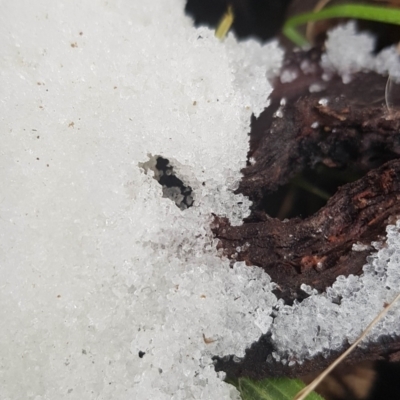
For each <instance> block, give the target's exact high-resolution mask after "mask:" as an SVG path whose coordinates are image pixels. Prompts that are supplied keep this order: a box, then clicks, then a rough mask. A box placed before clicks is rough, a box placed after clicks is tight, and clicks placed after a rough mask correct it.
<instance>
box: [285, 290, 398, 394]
mask: <svg viewBox="0 0 400 400" xmlns="http://www.w3.org/2000/svg"><path fill="white" fill-rule="evenodd" d="M398 299H400V293H399V294H398V295H397V296H396V297H395V298H394V300H392V302H391V303H390V304H388V305H387V306H385V308H384V309H383V310H382V311H381V312H380V313H379V314H378V316H376V317H375V318H374V320H373V321H372V322H371V323H370V324H369V325H368V327H367V329H365V331H364V332H363V333H362V335H361V336H360V337H359V338H358V339H357V340H356V341H355V342H354V343H353V344H352V345H351V346H350V347H349V348H348V349H347V350H346V351H345V352H344V353H343V354H342V355H341V356H340V357H339V358H337V359H336V360H335V361H334V362H333V363H332V364H331V365H330V366H329V367H328V368H327V369H326V370H325V371H324V372H322V373H321V374H320V375H319V376H317V377H316V378H315V379H314V380H313V381H312V382H311V383H310V384H309V385H307V386H306V387H305V388H304V389H302V390H300V392H299V393H297V395H296V396H295V398H294V399H293V400H304V399H305V398H306V396H308V395H309V394H310V393H311V392H312V391H313V390H314V389H315V388H316V387H317V386H318V385H319V384H320V383H321V382H322V380H323V379H324V378H325V377H326V376H327V375H328V374H329V373H330V372H331V371H332V370H333V369H334V368H335V367H336V366H337V365H338V364H339V363H340V362H342V361H343V360H344V359H345V358H346V357H347V356H348V355H349V354H350V353H351V352H352V351H353V350H354V349H355V348H356V347H357V346H358V345H359V344H360V342H361V341H362V340H363V339H364V338H365V337H366V336H367V335H368V333H369V332H370V331H371V329H372V328H373V327H374V326H375V325H376V324H377V323H378V322H379V321H380V320H381V319H382V318H383V317H384V316H385V315H386V314H387V312H388V311H389V310H390V309H391V308H392V307H393V305H394V303H396V301H397V300H398Z"/></svg>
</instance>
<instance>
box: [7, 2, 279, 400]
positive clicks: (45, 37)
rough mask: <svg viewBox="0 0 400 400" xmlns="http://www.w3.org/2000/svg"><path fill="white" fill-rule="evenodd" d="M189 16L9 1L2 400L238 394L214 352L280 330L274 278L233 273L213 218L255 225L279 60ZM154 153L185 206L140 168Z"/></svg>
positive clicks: (153, 7) (169, 6)
mask: <svg viewBox="0 0 400 400" xmlns="http://www.w3.org/2000/svg"><path fill="white" fill-rule="evenodd" d="M183 9H184V2H183V1H182V0H163V1H158V0H150V1H146V2H142V1H138V0H133V1H131V0H121V1H116V2H106V1H101V0H90V1H89V0H84V1H81V0H80V1H77V0H71V1H68V2H63V1H61V2H58V1H57V2H54V1H50V0H38V1H35V2H29V1H26V0H15V1H10V2H3V3H2V7H1V13H0V40H1V45H2V46H1V48H2V51H1V55H0V87H1V92H0V93H1V94H0V99H1V119H0V121H1V122H0V129H1V132H2V137H3V140H2V146H1V158H0V164H1V165H0V174H1V175H0V176H1V180H2V184H3V186H2V187H3V190H2V194H1V201H0V216H1V218H0V235H1V242H0V265H1V267H0V268H1V276H2V280H1V283H0V287H1V291H0V318H1V321H2V323H1V328H0V399H2V400H8V399H10V400H11V399H12V400H14V399H27V400H28V399H32V400H45V399H46V400H50V399H51V400H54V399H64V398H65V399H79V400H81V399H118V400H123V399H135V400H141V399H154V400H158V399H191V398H195V399H200V398H203V399H229V398H236V397H237V392H236V390H234V389H232V387H230V386H228V385H226V384H225V383H223V382H222V381H221V379H220V377H218V376H217V374H216V373H215V371H214V368H213V364H212V360H211V355H218V354H219V355H223V354H226V353H235V354H237V355H238V356H240V355H243V354H244V349H245V348H246V346H248V345H249V344H250V343H252V342H253V341H255V340H256V339H257V338H258V337H259V336H260V335H261V334H262V333H264V332H266V331H267V330H268V329H269V326H270V323H271V321H272V318H271V317H270V316H269V315H270V312H271V307H272V305H273V304H274V303H275V301H276V299H275V296H274V295H273V294H272V293H271V287H272V285H271V283H270V279H269V277H268V276H267V275H266V274H265V273H263V272H262V271H260V270H259V269H258V268H255V267H254V268H249V267H246V266H244V265H243V264H240V263H237V264H236V265H235V267H234V268H233V269H230V268H229V262H228V261H227V260H222V259H221V258H220V257H219V256H218V253H217V251H216V243H215V242H214V239H213V237H212V234H211V230H210V223H211V221H212V216H211V213H215V214H218V215H226V216H228V217H229V218H230V219H231V221H232V223H234V224H238V223H240V222H241V220H242V218H243V216H245V215H248V212H249V211H248V207H249V204H250V203H249V201H248V199H246V198H244V197H243V196H235V195H234V194H233V190H234V189H235V188H236V187H237V184H238V181H239V179H240V176H241V175H240V169H241V168H243V167H244V166H245V160H246V153H247V147H248V140H247V133H248V131H249V124H250V116H251V114H252V112H254V113H256V114H257V113H259V112H260V111H261V110H262V109H263V108H264V107H265V106H266V104H267V98H268V96H269V93H270V92H271V86H270V84H269V83H268V80H267V72H268V74H269V75H271V74H274V73H277V71H278V70H279V67H280V64H281V61H282V51H281V50H280V49H279V48H278V46H277V44H276V43H271V44H269V45H266V46H261V45H260V44H258V43H257V42H254V41H249V42H246V43H242V44H238V43H237V42H236V40H235V39H234V37H233V36H232V35H230V36H229V37H228V38H227V39H226V40H225V41H224V42H221V41H219V40H217V39H216V38H214V33H213V31H211V30H209V29H195V28H193V26H192V21H191V20H190V19H189V18H187V17H186V16H184V13H183ZM246 63H247V64H246ZM157 155H160V156H163V157H165V158H167V159H169V160H170V162H171V163H172V165H173V166H174V171H175V172H176V173H177V175H179V177H180V179H182V180H183V181H184V182H185V183H186V184H188V185H190V186H191V187H192V188H193V195H194V206H193V207H191V208H190V209H188V210H185V211H181V210H180V209H178V208H177V207H176V205H175V204H174V202H173V201H171V200H170V199H166V198H163V197H162V187H161V186H160V185H159V183H158V182H157V181H156V180H155V179H153V177H152V175H151V174H152V173H151V172H149V173H148V174H146V173H145V171H144V170H143V169H142V168H140V167H139V163H144V162H146V161H148V160H149V158H150V157H154V156H157ZM203 182H204V185H203ZM258 293H265V296H263V299H262V300H261V301H260V300H259V299H257V296H256V294H258ZM256 299H257V300H256ZM206 342H207V343H206ZM139 352H143V353H145V354H144V355H143V354H142V353H141V355H142V357H141V358H140V357H139Z"/></svg>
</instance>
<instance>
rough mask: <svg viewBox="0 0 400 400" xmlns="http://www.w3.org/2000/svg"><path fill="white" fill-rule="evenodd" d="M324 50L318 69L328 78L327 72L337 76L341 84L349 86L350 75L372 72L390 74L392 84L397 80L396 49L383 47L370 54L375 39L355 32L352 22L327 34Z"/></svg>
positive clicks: (399, 75)
mask: <svg viewBox="0 0 400 400" xmlns="http://www.w3.org/2000/svg"><path fill="white" fill-rule="evenodd" d="M325 48H326V53H325V54H323V55H322V58H321V65H322V67H323V68H324V69H325V70H326V71H327V75H328V76H329V72H336V73H338V74H339V75H340V76H341V77H342V81H343V83H349V82H350V81H351V79H352V75H353V74H355V73H356V72H360V71H364V72H367V71H375V72H377V73H378V74H381V75H390V76H391V77H392V78H393V79H395V80H396V82H397V81H398V80H400V57H399V53H398V49H397V48H396V46H390V47H387V48H385V49H383V50H382V51H381V52H379V53H378V54H377V55H374V49H375V36H374V35H373V34H372V33H369V32H358V31H357V26H356V22H355V21H350V22H348V23H347V24H344V25H339V26H338V27H336V28H334V29H332V30H331V31H329V33H328V39H327V40H326V42H325ZM355 49H357V50H356V51H355Z"/></svg>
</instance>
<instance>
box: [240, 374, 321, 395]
mask: <svg viewBox="0 0 400 400" xmlns="http://www.w3.org/2000/svg"><path fill="white" fill-rule="evenodd" d="M304 387H305V384H304V383H303V382H302V381H300V380H298V379H288V378H279V379H272V378H270V379H264V380H262V381H252V380H251V379H248V378H240V379H239V383H238V389H239V392H240V395H241V397H242V400H293V398H294V396H295V395H296V394H297V393H298V392H299V391H300V390H301V389H303V388H304ZM307 400H323V398H322V397H321V396H319V395H318V394H316V393H311V394H310V395H309V396H307Z"/></svg>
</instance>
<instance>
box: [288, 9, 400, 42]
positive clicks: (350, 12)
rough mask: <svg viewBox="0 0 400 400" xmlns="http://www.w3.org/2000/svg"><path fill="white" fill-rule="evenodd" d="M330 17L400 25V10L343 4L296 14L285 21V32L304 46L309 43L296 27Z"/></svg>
mask: <svg viewBox="0 0 400 400" xmlns="http://www.w3.org/2000/svg"><path fill="white" fill-rule="evenodd" d="M330 18H357V19H365V20H369V21H376V22H386V23H388V24H396V25H400V10H399V9H398V8H392V7H381V6H370V5H368V4H341V5H338V6H332V7H327V8H324V9H323V10H321V11H317V12H307V13H304V14H299V15H295V16H294V17H292V18H289V19H288V20H287V21H286V22H285V25H284V26H283V33H284V34H285V35H286V36H287V37H288V38H289V39H290V40H292V41H293V42H294V43H296V44H297V45H299V46H304V45H305V44H307V40H306V39H305V38H304V37H303V36H302V35H301V34H300V33H299V32H298V31H297V30H296V27H297V26H299V25H302V24H306V23H307V22H310V21H319V20H322V19H330Z"/></svg>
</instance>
